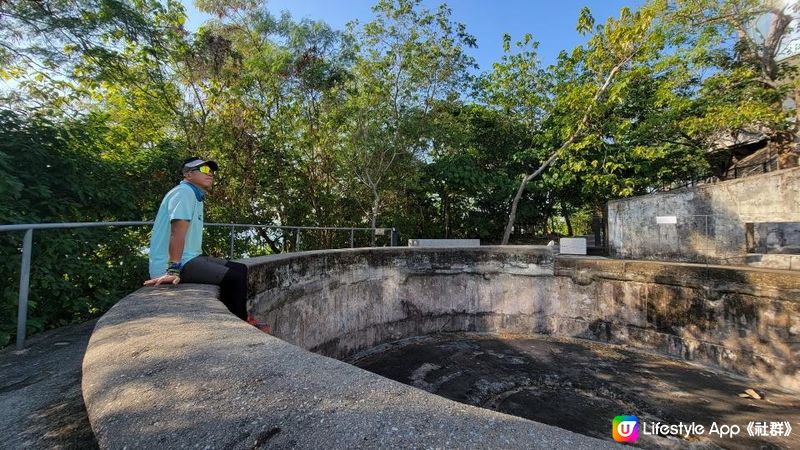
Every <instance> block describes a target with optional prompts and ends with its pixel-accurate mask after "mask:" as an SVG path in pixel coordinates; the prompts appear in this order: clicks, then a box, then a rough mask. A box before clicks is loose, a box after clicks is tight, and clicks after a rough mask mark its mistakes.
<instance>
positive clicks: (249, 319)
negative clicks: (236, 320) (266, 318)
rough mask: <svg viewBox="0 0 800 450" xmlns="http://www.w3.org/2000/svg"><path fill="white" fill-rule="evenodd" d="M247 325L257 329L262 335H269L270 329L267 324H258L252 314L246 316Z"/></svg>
mask: <svg viewBox="0 0 800 450" xmlns="http://www.w3.org/2000/svg"><path fill="white" fill-rule="evenodd" d="M247 323H249V324H250V325H252V326H254V327H256V328H258V329H259V330H261V331H263V332H264V333H267V334H270V333H271V332H272V329H271V328H270V326H269V324H268V323H267V322H259V321H257V320H256V319H255V318H254V317H253V315H252V314H248V315H247Z"/></svg>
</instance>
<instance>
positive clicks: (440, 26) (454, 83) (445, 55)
mask: <svg viewBox="0 0 800 450" xmlns="http://www.w3.org/2000/svg"><path fill="white" fill-rule="evenodd" d="M420 4H421V1H420V0H397V1H395V0H381V1H379V2H378V3H377V4H376V5H375V7H374V8H373V11H374V12H375V14H376V18H375V20H374V21H372V22H370V23H368V24H366V25H365V26H364V27H363V28H361V29H358V28H357V24H352V25H351V28H350V31H349V37H350V39H351V40H352V41H353V42H354V44H355V52H356V55H357V56H356V61H355V65H354V67H353V79H352V82H351V84H350V86H349V90H350V92H351V97H350V103H349V109H348V114H347V117H348V122H347V127H348V136H349V142H348V145H347V152H348V159H349V161H350V163H351V164H352V165H353V169H354V171H355V177H356V179H357V180H358V182H359V183H361V184H362V185H363V186H364V187H365V188H366V189H367V191H368V193H369V195H370V197H371V200H372V201H371V205H370V206H369V209H368V216H369V220H370V226H372V227H375V226H376V225H377V222H378V216H379V214H380V212H381V207H382V194H383V191H384V189H385V184H386V181H387V178H388V177H389V176H390V173H391V170H392V169H393V168H394V166H395V164H396V163H397V162H398V160H402V159H403V157H404V156H411V155H414V154H415V153H418V152H420V151H423V150H424V149H425V148H426V145H427V143H426V142H425V141H424V140H423V139H421V130H422V128H423V126H424V125H423V122H424V120H425V117H426V115H427V114H428V113H429V112H430V110H431V107H432V105H433V102H434V101H435V100H443V99H449V100H454V99H456V98H458V95H459V93H460V92H461V90H462V88H463V87H464V86H465V83H466V82H467V81H468V72H467V69H468V68H469V67H472V66H474V61H473V60H472V58H470V57H468V56H467V55H466V54H465V53H464V50H463V47H464V46H474V45H475V39H474V38H473V37H472V36H470V35H469V34H467V32H466V29H465V27H464V26H463V25H462V24H454V23H453V22H451V20H450V15H451V11H450V9H449V8H448V7H447V6H446V5H441V6H440V7H439V9H438V10H437V11H436V12H431V11H429V10H427V9H425V8H421V7H420Z"/></svg>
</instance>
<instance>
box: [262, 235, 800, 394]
mask: <svg viewBox="0 0 800 450" xmlns="http://www.w3.org/2000/svg"><path fill="white" fill-rule="evenodd" d="M248 264H250V276H251V280H250V281H251V286H250V289H251V292H252V293H253V294H254V295H253V298H252V301H251V305H250V307H251V310H252V312H253V313H254V314H255V316H256V317H257V318H259V319H260V320H264V321H266V322H268V323H269V324H270V325H271V326H272V330H273V333H274V334H275V335H276V336H278V337H280V338H281V339H284V340H286V341H288V342H291V343H294V344H296V345H298V346H300V347H303V348H306V349H310V350H312V351H315V352H319V353H322V354H325V355H328V356H333V357H337V358H342V357H347V356H349V355H353V354H355V353H358V352H359V351H362V350H365V349H368V348H372V347H374V346H376V345H378V344H381V343H384V342H390V341H396V340H398V339H401V338H405V337H410V336H420V335H426V334H430V333H434V332H439V331H443V332H448V331H479V332H510V333H527V334H537V333H538V334H548V335H555V336H570V337H580V338H586V339H592V340H597V341H605V342H613V343H624V344H627V345H632V346H636V347H639V348H644V349H649V350H654V351H658V352H661V353H664V354H667V355H671V356H678V357H681V358H685V359H689V360H694V361H698V362H703V363H707V364H712V365H716V366H720V367H723V368H725V369H729V370H733V371H736V372H739V373H741V374H744V375H747V376H753V377H757V378H759V379H762V380H765V381H769V382H772V383H776V384H777V385H780V386H783V387H786V388H791V389H800V369H798V361H800V274H799V273H797V272H790V271H776V270H764V269H753V268H730V267H706V266H705V265H692V264H666V263H653V262H648V261H638V262H637V261H622V260H608V259H604V258H577V257H575V258H572V257H559V258H558V260H557V262H556V263H555V264H554V258H553V256H552V254H551V253H550V250H549V249H548V248H545V247H527V248H525V247H482V248H480V249H397V248H395V249H391V248H389V249H371V250H346V251H332V252H309V253H304V254H295V255H282V256H277V257H267V258H256V259H253V260H250V261H248Z"/></svg>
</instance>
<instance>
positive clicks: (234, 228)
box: [228, 226, 236, 259]
mask: <svg viewBox="0 0 800 450" xmlns="http://www.w3.org/2000/svg"><path fill="white" fill-rule="evenodd" d="M235 232H236V227H233V226H232V227H231V250H230V253H228V259H233V235H234V234H235Z"/></svg>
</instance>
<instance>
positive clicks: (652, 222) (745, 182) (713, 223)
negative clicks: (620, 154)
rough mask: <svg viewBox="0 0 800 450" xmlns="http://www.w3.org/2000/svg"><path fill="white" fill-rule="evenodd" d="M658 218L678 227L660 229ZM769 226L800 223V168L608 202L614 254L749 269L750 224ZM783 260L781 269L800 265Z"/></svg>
mask: <svg viewBox="0 0 800 450" xmlns="http://www.w3.org/2000/svg"><path fill="white" fill-rule="evenodd" d="M656 216H677V222H678V223H677V224H668V225H657V224H656ZM766 222H800V168H793V169H788V170H781V171H776V172H770V173H766V174H763V175H757V176H752V177H747V178H742V179H738V180H731V181H725V182H722V183H716V184H708V185H703V186H699V187H695V188H686V189H679V190H675V191H671V192H666V193H661V194H655V195H647V196H642V197H634V198H628V199H623V200H616V201H612V202H609V203H608V236H609V241H608V242H609V253H610V256H612V257H615V258H630V259H657V260H672V261H692V262H707V261H708V262H712V263H721V264H745V263H747V262H748V261H747V257H746V255H747V253H748V252H747V237H746V225H745V224H746V223H754V224H759V223H766ZM762 238H763V239H767V236H766V235H764V236H763V237H762ZM751 259H752V258H751ZM773 259H774V258H773ZM781 260H782V261H784V262H783V266H782V268H790V267H789V265H790V264H791V263H792V262H800V259H798V261H791V258H790V257H787V258H783V259H781ZM776 261H777V260H776ZM750 262H753V261H750ZM755 262H758V261H755ZM795 266H796V268H800V264H795ZM792 268H795V267H792Z"/></svg>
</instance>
